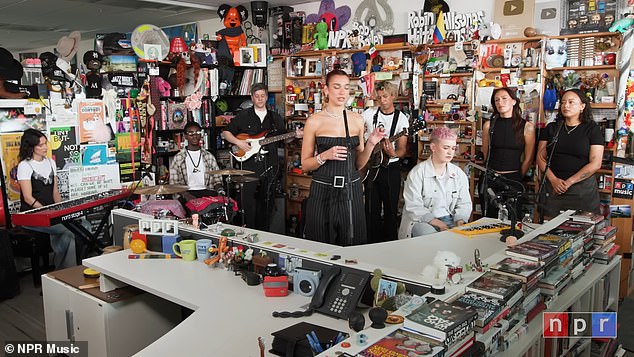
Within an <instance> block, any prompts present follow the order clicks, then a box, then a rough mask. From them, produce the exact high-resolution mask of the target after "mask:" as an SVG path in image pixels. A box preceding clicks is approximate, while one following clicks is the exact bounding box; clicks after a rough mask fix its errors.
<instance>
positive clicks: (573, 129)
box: [566, 124, 579, 134]
mask: <svg viewBox="0 0 634 357" xmlns="http://www.w3.org/2000/svg"><path fill="white" fill-rule="evenodd" d="M577 127H579V124H577V125H575V126H573V127H572V129H570V130H568V124H566V132H567V133H568V134H570V133H572V132H573V131H575V129H577Z"/></svg>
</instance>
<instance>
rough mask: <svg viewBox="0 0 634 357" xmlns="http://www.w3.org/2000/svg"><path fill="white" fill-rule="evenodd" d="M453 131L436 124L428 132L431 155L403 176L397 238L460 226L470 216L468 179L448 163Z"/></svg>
mask: <svg viewBox="0 0 634 357" xmlns="http://www.w3.org/2000/svg"><path fill="white" fill-rule="evenodd" d="M456 140H457V135H456V133H455V132H454V131H453V130H451V129H449V128H447V127H445V126H441V127H436V128H434V131H433V132H432V134H431V144H430V147H431V151H432V154H431V156H430V157H429V158H428V159H427V160H425V161H423V162H421V163H419V164H418V165H416V166H414V168H413V169H412V170H411V171H410V172H409V174H408V175H407V180H406V181H405V189H404V191H403V198H404V199H405V206H404V207H403V217H402V219H401V227H400V229H399V238H401V239H403V238H410V237H417V236H421V235H425V234H431V233H436V232H440V231H444V230H447V229H449V228H452V227H454V226H460V225H462V224H464V223H465V222H467V221H468V220H469V216H470V215H471V196H470V193H469V179H468V178H467V175H466V174H465V173H464V171H462V169H460V167H458V166H456V165H454V164H452V163H451V162H450V161H451V160H452V159H453V157H454V154H455V153H456V150H457V144H456Z"/></svg>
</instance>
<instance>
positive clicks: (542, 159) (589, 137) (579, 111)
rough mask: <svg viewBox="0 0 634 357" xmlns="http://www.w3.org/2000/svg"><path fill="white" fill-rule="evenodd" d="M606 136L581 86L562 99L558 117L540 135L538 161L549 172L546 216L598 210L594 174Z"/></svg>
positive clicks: (601, 154) (597, 192)
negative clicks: (603, 134) (603, 135)
mask: <svg viewBox="0 0 634 357" xmlns="http://www.w3.org/2000/svg"><path fill="white" fill-rule="evenodd" d="M602 159H603V137H602V135H601V130H600V128H599V126H598V125H597V124H596V123H595V122H594V120H592V109H591V108H590V100H589V99H588V97H586V96H585V94H584V93H583V92H581V91H580V90H578V89H570V90H567V91H566V92H565V93H564V95H563V96H562V98H561V105H560V106H559V115H558V116H557V120H556V121H555V122H553V123H550V124H548V126H546V129H544V130H542V132H541V134H540V137H539V149H538V152H537V163H538V165H539V169H540V170H541V171H542V172H544V171H546V172H545V175H546V190H547V191H546V192H548V193H549V195H548V198H547V199H546V205H545V206H544V207H543V209H544V214H545V216H547V217H551V218H552V217H555V216H556V215H558V214H559V212H560V211H563V210H568V209H577V210H584V211H589V212H596V213H598V212H599V190H598V186H597V180H596V179H595V177H594V173H595V172H596V171H597V170H598V169H600V168H601V160H602Z"/></svg>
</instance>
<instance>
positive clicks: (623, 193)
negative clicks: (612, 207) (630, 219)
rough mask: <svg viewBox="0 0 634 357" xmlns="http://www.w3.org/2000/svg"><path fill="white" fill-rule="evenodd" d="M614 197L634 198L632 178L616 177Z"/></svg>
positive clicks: (613, 189) (613, 190)
mask: <svg viewBox="0 0 634 357" xmlns="http://www.w3.org/2000/svg"><path fill="white" fill-rule="evenodd" d="M612 197H615V198H625V199H628V200H631V199H632V198H634V182H633V181H632V180H626V179H621V178H615V179H614V186H613V188H612Z"/></svg>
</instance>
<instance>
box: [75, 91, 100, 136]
mask: <svg viewBox="0 0 634 357" xmlns="http://www.w3.org/2000/svg"><path fill="white" fill-rule="evenodd" d="M77 116H78V118H79V142H80V143H86V142H100V141H101V140H98V138H99V137H100V136H101V135H99V133H100V132H102V131H103V130H107V128H106V126H105V124H104V123H105V117H106V114H105V108H104V105H103V102H102V101H100V100H86V101H82V102H79V104H78V106H77Z"/></svg>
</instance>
